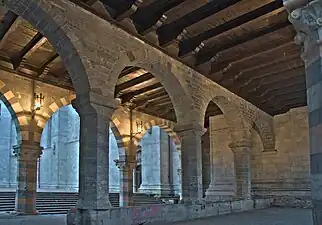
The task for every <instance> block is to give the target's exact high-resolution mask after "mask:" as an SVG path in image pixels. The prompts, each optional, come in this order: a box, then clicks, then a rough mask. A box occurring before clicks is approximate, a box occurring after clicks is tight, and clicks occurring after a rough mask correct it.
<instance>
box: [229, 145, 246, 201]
mask: <svg viewBox="0 0 322 225" xmlns="http://www.w3.org/2000/svg"><path fill="white" fill-rule="evenodd" d="M229 147H230V148H231V150H232V152H233V153H234V167H235V179H236V197H237V198H246V199H249V198H251V192H250V191H251V157H250V154H251V141H238V142H234V143H231V144H230V145H229Z"/></svg>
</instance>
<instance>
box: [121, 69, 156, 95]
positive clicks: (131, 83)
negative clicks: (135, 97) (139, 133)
mask: <svg viewBox="0 0 322 225" xmlns="http://www.w3.org/2000/svg"><path fill="white" fill-rule="evenodd" d="M152 78H154V76H153V75H152V74H151V73H146V74H143V75H142V76H139V77H136V78H134V79H132V80H129V81H127V82H124V83H122V84H119V85H117V86H116V87H115V93H116V96H118V95H120V94H121V92H122V91H124V90H126V89H128V88H130V87H132V86H135V85H137V84H139V83H142V82H145V81H148V80H151V79H152Z"/></svg>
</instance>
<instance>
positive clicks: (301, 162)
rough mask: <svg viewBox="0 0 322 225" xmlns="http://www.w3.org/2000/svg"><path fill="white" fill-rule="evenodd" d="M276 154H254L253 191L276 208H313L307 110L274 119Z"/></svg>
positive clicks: (294, 110) (296, 111) (290, 112)
mask: <svg viewBox="0 0 322 225" xmlns="http://www.w3.org/2000/svg"><path fill="white" fill-rule="evenodd" d="M274 130H275V139H276V149H277V152H275V153H262V152H260V150H259V149H256V150H255V151H253V170H252V172H253V181H252V183H253V192H254V195H256V196H274V198H275V202H274V204H276V205H288V206H301V207H307V206H310V201H309V199H310V183H309V181H310V172H309V144H308V141H309V140H308V135H309V133H308V118H307V108H306V107H301V108H295V109H292V110H290V111H289V112H287V113H285V114H282V115H278V116H275V117H274Z"/></svg>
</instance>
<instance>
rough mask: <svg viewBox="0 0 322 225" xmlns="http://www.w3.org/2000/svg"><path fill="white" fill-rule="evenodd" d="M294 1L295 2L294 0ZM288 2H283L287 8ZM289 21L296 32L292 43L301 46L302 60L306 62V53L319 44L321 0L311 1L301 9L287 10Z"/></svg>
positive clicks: (321, 25) (321, 14) (321, 16)
mask: <svg viewBox="0 0 322 225" xmlns="http://www.w3.org/2000/svg"><path fill="white" fill-rule="evenodd" d="M294 1H295V0H294ZM289 2H290V0H289V1H286V2H284V5H285V6H286V7H287V6H288V5H287V4H286V3H288V4H289ZM289 12H290V14H289V17H288V18H289V21H290V22H291V23H292V24H293V26H294V28H295V29H296V31H297V35H296V36H295V38H294V41H295V43H296V44H298V45H303V49H302V50H303V53H304V54H303V55H302V58H303V59H304V60H306V52H307V51H308V50H309V49H310V48H311V47H312V45H319V44H320V41H319V40H320V35H319V32H318V31H319V29H321V27H322V0H315V1H311V2H310V3H309V4H307V5H306V6H304V7H302V8H297V9H293V8H289Z"/></svg>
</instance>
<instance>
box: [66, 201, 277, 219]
mask: <svg viewBox="0 0 322 225" xmlns="http://www.w3.org/2000/svg"><path fill="white" fill-rule="evenodd" d="M271 202H272V201H271V200H270V199H256V200H238V201H223V202H206V201H200V202H199V203H198V202H195V203H193V204H176V205H148V206H139V207H122V208H111V209H109V210H107V211H82V217H83V218H82V219H85V220H88V219H89V220H92V221H98V220H99V221H101V222H102V225H110V224H122V225H139V224H149V223H155V222H163V223H166V222H179V221H185V220H192V219H198V218H205V217H214V216H219V215H226V214H231V213H237V212H245V211H251V210H254V209H265V208H269V207H270V206H271ZM76 215H77V216H76V217H77V218H79V217H80V215H81V212H80V211H77V213H76ZM74 217H75V213H73V212H72V211H70V212H69V213H68V215H67V225H73V224H74V223H73V221H74V222H75V220H74V219H73V218H74ZM84 217H86V218H84Z"/></svg>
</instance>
